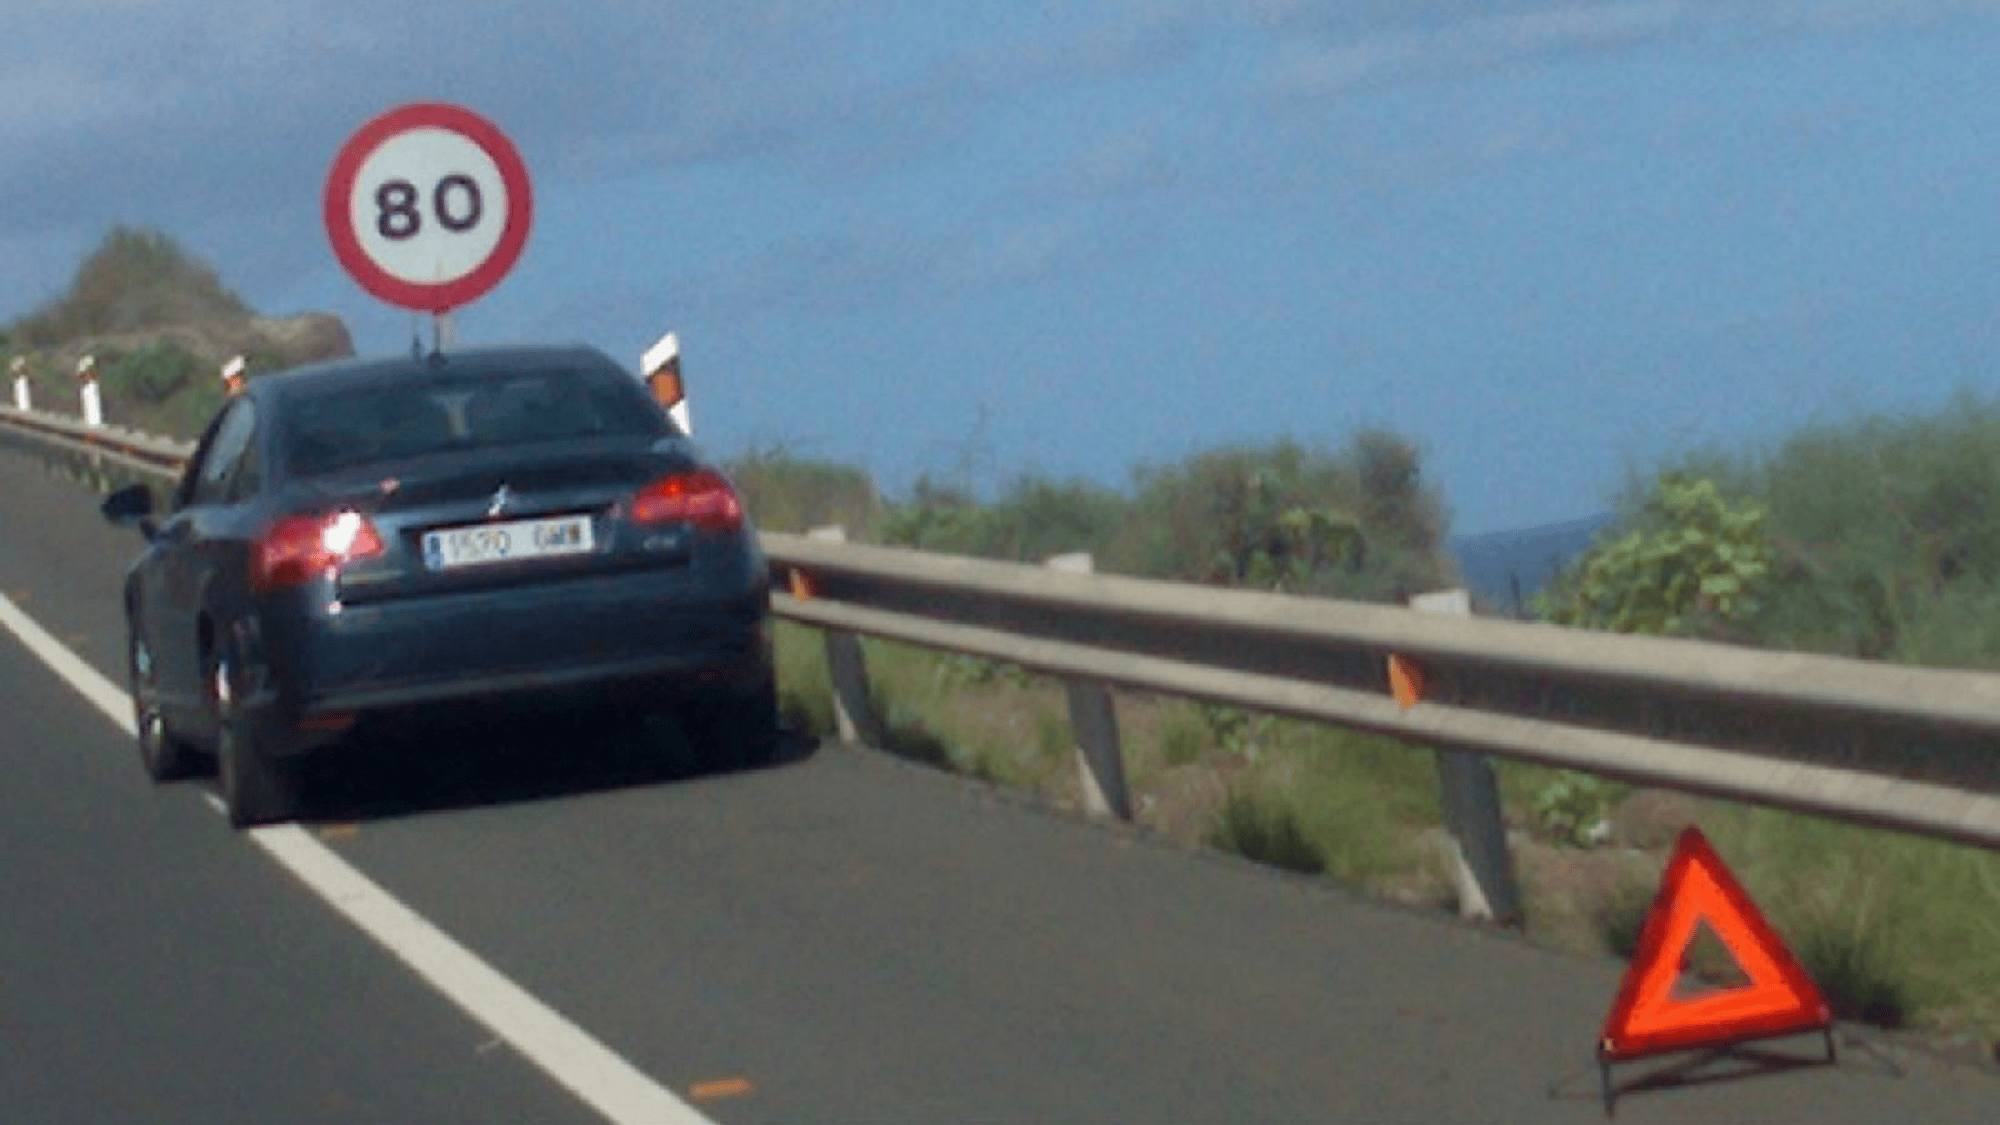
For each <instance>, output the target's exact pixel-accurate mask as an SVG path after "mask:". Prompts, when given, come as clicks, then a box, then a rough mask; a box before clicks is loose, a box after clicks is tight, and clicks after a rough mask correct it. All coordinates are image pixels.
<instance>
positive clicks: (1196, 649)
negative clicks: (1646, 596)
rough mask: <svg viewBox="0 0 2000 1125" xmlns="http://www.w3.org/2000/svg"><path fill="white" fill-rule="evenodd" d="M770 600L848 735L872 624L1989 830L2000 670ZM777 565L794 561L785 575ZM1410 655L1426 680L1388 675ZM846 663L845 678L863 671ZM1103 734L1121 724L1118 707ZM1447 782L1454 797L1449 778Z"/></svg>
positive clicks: (1091, 605) (18, 419) (983, 584)
mask: <svg viewBox="0 0 2000 1125" xmlns="http://www.w3.org/2000/svg"><path fill="white" fill-rule="evenodd" d="M81 428H82V427H81V426H80V425H79V424H77V423H74V422H73V421H72V422H66V423H57V422H53V421H51V420H50V416H48V415H33V416H25V415H23V414H22V412H19V411H11V410H5V409H0V431H11V432H12V433H13V434H14V435H15V436H16V437H17V438H19V437H21V436H23V435H26V436H27V437H28V439H29V441H30V442H31V443H32V444H38V445H40V446H41V447H42V448H44V449H47V450H49V451H51V452H60V453H67V454H74V453H78V452H81V453H83V454H86V455H101V456H106V457H112V458H116V459H118V461H119V463H121V464H124V465H127V466H129V467H131V468H133V469H135V470H141V471H144V472H146V473H148V474H150V475H155V476H161V475H167V474H169V473H170V469H169V467H168V465H167V463H166V462H165V461H164V460H163V458H164V457H166V456H169V455H173V456H174V457H175V460H176V463H177V461H178V457H180V456H185V454H186V452H187V447H186V446H185V445H182V444H180V443H175V442H169V441H165V440H163V439H159V438H152V437H148V436H146V435H139V434H133V433H131V432H129V431H124V432H112V431H110V430H108V429H100V430H98V431H96V432H94V433H92V434H82V435H80V434H78V433H77V432H76V431H77V430H79V429H81ZM763 543H764V549H765V552H766V554H767V555H768V557H769V558H770V561H771V565H772V567H773V570H774V573H775V574H776V576H777V578H778V579H779V589H780V590H789V591H791V592H789V593H779V594H777V595H775V597H774V605H775V609H776V611H777V612H778V613H779V614H781V615H782V616H785V617H787V618H791V619H793V620H796V621H799V622H802V623H804V624H807V625H813V626H817V627H819V628H821V629H824V630H827V631H828V634H829V638H830V643H829V656H830V657H831V658H833V659H835V660H836V663H837V665H839V664H847V665H851V666H850V667H847V668H845V669H844V670H843V669H842V668H841V667H839V666H837V667H836V668H835V677H834V678H835V682H836V686H837V688H839V693H840V695H841V697H842V698H841V700H840V703H841V708H842V711H843V715H844V716H849V717H851V718H850V719H849V722H848V723H847V724H845V725H848V726H851V727H854V728H855V729H856V731H857V732H858V733H860V734H863V735H865V734H866V733H867V731H866V730H865V729H861V728H865V727H867V726H868V722H867V717H866V708H867V701H866V690H865V689H866V680H865V668H863V667H862V666H861V664H860V661H859V650H858V649H852V648H851V642H850V647H842V648H841V651H840V653H836V652H835V649H836V647H839V646H836V645H835V644H833V643H831V640H832V638H834V637H838V636H843V635H852V634H868V635H873V636H878V637H883V638H889V639H893V640H898V641H905V642H909V643H913V644H917V645H922V646H926V647H932V648H939V649H945V650H949V651H953V652H960V653H968V654H972V655H977V656H982V657H987V658H991V659H995V660H1001V661H1007V662H1011V663H1016V664H1020V665H1024V666H1026V667H1029V668H1033V669H1037V670H1040V671H1044V672H1049V673H1054V674H1057V675H1060V676H1064V677H1066V678H1069V679H1070V680H1071V682H1072V683H1076V682H1094V683H1098V684H1108V685H1116V686H1120V687H1125V688H1132V689H1140V690H1145V691H1155V692H1161V693H1167V694H1174V695H1181V696H1187V697H1191V698H1196V699H1203V700H1209V701H1214V702H1221V703H1229V704H1235V705H1239V706H1243V707H1247V708H1252V709H1256V710H1262V711H1270V712H1273V713H1277V714H1283V715H1289V716H1294V717H1298V718H1304V719H1311V720H1318V721H1324V722H1331V723H1336V724H1340V725H1343V726H1348V727H1354V728H1359V729H1363V730H1369V731H1375V732H1379V733H1383V734H1388V735H1393V736H1396V737H1399V738H1403V739H1407V740H1410V741H1412V742H1417V743H1421V744H1426V745H1430V746H1435V747H1438V748H1441V749H1446V750H1462V751H1472V752H1476V753H1479V754H1498V755H1504V756H1506V757H1510V758H1516V759H1520V760H1524V761H1531V762H1537V763H1542V764H1547V765H1553V766H1561V767H1566V768H1571V769H1578V770H1585V771H1588V772H1591V773H1594V774H1601V775H1606V776H1611V777H1617V778H1623V779H1627V780H1630V781H1634V782H1637V783H1640V784H1645V785H1652V786H1664V787H1669V788H1674V789H1680V790H1685V791H1689V792H1695V793H1702V794H1708V795H1712V796H1718V797H1726V798H1732V799H1738V800H1745V801H1751V802H1755V803H1758V804H1763V805H1771V806H1776V807H1781V808H1790V809H1796V810H1801V811H1805V812H1810V813H1816V814H1822V815H1826V816H1831V817H1836V818H1839V819H1843V820H1849V821H1855V822H1860V823H1864V824H1869V825H1875V826H1880V827H1886V828H1893V829H1898V830H1902V831H1908V832H1914V833H1920V834H1923V835H1928V836H1934V837H1939V838H1943V839H1948V840H1955V841H1960V842H1965V843H1972V844H1976V845H1980V846H1983V847H1988V848H2000V674H1992V673H1986V672H1972V671H1956V670H1942V669H1930V668H1912V667H1907V666H1902V665H1893V664H1883V663H1878V662H1872V661H1861V660H1852V659H1845V658H1838V657H1828V656H1817V655H1807V654H1800V653H1787V652H1770V651H1763V650H1755V649H1747V648H1741V647H1737V646H1731V645H1723V644H1715V643H1709V642H1702V641H1691V640H1678V639H1666V638H1657V637H1634V636H1622V635H1614V634H1605V633H1594V632H1588V631H1583V630H1575V629H1565V628H1559V627H1555V626H1549V625H1538V624H1524V623H1520V622H1513V621H1501V620H1491V619H1479V618H1459V617H1449V616H1443V615H1438V614H1430V613H1423V612H1419V611H1416V610H1411V609H1404V608H1400V607H1393V606H1378V605H1368V604H1361V603H1353V602H1341V601H1333V600H1328V599H1318V598H1302V597H1293V596H1287V595H1279V594H1268V593H1257V592H1250V591H1242V590H1225V589H1216V588H1212V587H1204V586H1193V585H1186V584H1181V583H1171V582H1161V581H1153V580H1147V579H1138V578H1128V577H1120V576H1113V575H1102V574H1079V573H1066V572H1062V571H1058V570H1052V569H1049V568H1044V567H1035V566H1025V565H1019V564H1009V563H1000V562H991V561H986V560H980V559H969V558H959V557H954V556H945V555H936V554H930V553H926V552H919V551H910V550H900V549H893V548H885V547H876V546H864V545H858V544H848V543H842V542H829V541H825V540H821V539H815V538H811V537H807V536H799V535H789V534H780V533H771V532H767V533H765V534H764V535H763ZM794 576H797V581H796V582H794ZM1392 653H1393V654H1399V655H1401V656H1403V657H1406V658H1412V659H1414V660H1416V661H1418V662H1419V663H1420V664H1421V665H1422V666H1423V668H1424V670H1425V672H1426V678H1427V681H1428V687H1427V690H1426V694H1425V698H1424V700H1423V701H1422V702H1419V703H1417V704H1416V705H1415V706H1412V707H1408V708H1405V707H1402V706H1400V705H1398V704H1397V703H1396V702H1395V701H1394V700H1393V699H1392V698H1391V697H1390V695H1389V687H1388V677H1387V672H1386V666H1387V659H1388V657H1389V656H1390V655H1391V654H1392ZM857 685H858V687H857ZM1112 737H1114V738H1115V730H1114V732H1113V735H1112ZM1447 804H1448V805H1449V804H1450V800H1449V798H1448V800H1447Z"/></svg>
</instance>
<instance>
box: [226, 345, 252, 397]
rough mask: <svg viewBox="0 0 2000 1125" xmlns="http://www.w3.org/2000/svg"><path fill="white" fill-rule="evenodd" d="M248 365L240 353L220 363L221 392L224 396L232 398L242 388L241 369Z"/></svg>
mask: <svg viewBox="0 0 2000 1125" xmlns="http://www.w3.org/2000/svg"><path fill="white" fill-rule="evenodd" d="M248 366H249V364H248V363H247V362H245V360H244V359H243V357H242V356H240V355H239V356H236V357H234V358H232V359H231V360H230V361H229V362H228V363H225V364H223V365H222V393H223V394H224V395H225V396H228V397H231V398H233V397H235V395H236V393H237V392H238V391H241V390H242V389H243V371H244V369H245V368H246V367H248Z"/></svg>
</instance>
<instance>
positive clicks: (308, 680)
mask: <svg viewBox="0 0 2000 1125" xmlns="http://www.w3.org/2000/svg"><path fill="white" fill-rule="evenodd" d="M676 578H677V576H675V575H656V574H652V573H646V572H639V573H631V574H625V575H612V576H601V577H595V578H590V579H585V580H578V581H573V582H567V583H563V584H561V585H560V586H555V587H550V588H547V589H545V590H540V591H537V592H536V593H535V594H534V595H533V597H532V598H526V599H524V597H523V596H522V594H521V593H520V592H519V591H480V592H471V593H457V594H451V595H445V596H434V597H425V598H412V599H407V600H401V601H388V602H382V603H377V604H371V605H362V606H345V607H340V608H339V609H337V610H331V609H329V610H326V611H323V612H319V613H309V614H303V615H285V616H284V617H282V618H280V620H279V621H272V622H267V625H266V629H267V632H266V636H265V644H264V648H265V655H266V659H267V661H268V662H269V666H270V668H271V670H272V672H273V673H274V675H273V683H274V686H276V688H277V691H276V692H274V693H272V695H271V696H269V697H268V700H269V703H270V704H271V705H272V706H273V707H274V708H275V714H273V716H272V718H274V719H275V720H277V725H278V726H279V727H281V728H286V729H289V730H291V731H294V732H296V735H297V736H295V737H281V738H276V739H274V740H273V741H274V743H275V744H276V745H274V749H276V750H278V751H279V752H281V753H282V752H286V751H287V750H289V749H299V750H303V749H308V748H310V747H312V746H313V745H315V744H317V743H320V742H323V741H325V739H324V738H323V737H313V736H311V734H310V732H312V731H316V730H317V731H323V730H326V729H328V728H329V727H335V728H337V727H338V726H340V725H342V724H344V722H345V720H346V718H347V717H349V716H353V717H356V718H360V717H366V716H371V715H385V714H392V713H405V712H422V711H425V710H436V709H451V708H459V707H473V708H478V707H482V706H490V707H492V708H493V709H496V710H499V709H511V708H517V707H519V708H533V709H539V708H541V707H543V706H548V707H556V708H560V707H566V706H579V705H582V706H591V705H596V704H599V703H602V704H604V705H615V706H625V705H630V704H633V703H643V702H646V701H647V700H648V699H649V698H659V699H660V701H662V702H667V701H669V699H670V697H671V696H673V695H675V694H682V693H685V694H696V693H711V692H715V693H720V692H730V691H737V690H748V689H750V688H752V687H754V685H756V684H757V683H759V682H761V681H767V680H768V679H769V677H770V675H771V668H772V663H771V659H772V658H771V630H770V612H769V602H768V592H767V590H766V588H765V587H764V586H763V585H762V584H761V583H759V584H757V585H755V586H752V587H750V588H748V589H745V590H742V591H740V592H739V593H738V594H737V595H736V596H734V597H731V598H728V599H718V598H716V597H715V596H713V595H712V594H709V595H704V596H702V597H700V598H696V597H692V596H690V593H689V591H688V590H687V588H686V586H685V584H684V583H681V582H679V581H677V580H676ZM286 622H289V624H286Z"/></svg>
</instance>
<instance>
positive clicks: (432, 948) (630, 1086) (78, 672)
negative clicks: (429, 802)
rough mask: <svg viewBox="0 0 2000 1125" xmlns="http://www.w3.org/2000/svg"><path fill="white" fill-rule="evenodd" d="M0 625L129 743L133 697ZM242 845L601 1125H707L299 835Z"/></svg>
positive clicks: (34, 629)
mask: <svg viewBox="0 0 2000 1125" xmlns="http://www.w3.org/2000/svg"><path fill="white" fill-rule="evenodd" d="M0 625H4V626H6V628H7V630H8V631H9V632H11V633H13V634H14V635H15V636H16V637H19V638H20V639H21V643H22V644H24V645H26V646H27V647H28V650H29V651H30V652H32V653H34V654H35V656H36V657H37V658H38V659H40V660H41V661H42V663H44V664H46V665H48V666H49V667H50V668H51V669H53V670H54V671H55V673H56V674H57V675H59V676H61V677H62V678H63V679H65V680H67V681H69V684H70V686H71V687H74V688H75V689H76V690H77V691H78V693H80V694H81V695H82V696H83V697H84V698H85V699H86V700H89V701H90V703H91V704H92V705H93V706H95V707H96V708H97V709H98V710H100V711H102V712H104V713H105V714H106V715H107V716H109V717H110V718H111V721H112V722H114V723H116V724H118V726H119V727H120V728H122V729H123V730H124V731H125V733H126V734H128V735H129V734H131V733H133V720H132V701H131V697H129V696H128V695H126V694H125V693H124V692H123V691H121V690H119V689H118V687H117V685H115V684H113V683H112V682H111V681H109V680H107V679H105V678H104V677H103V676H102V675H100V674H99V673H98V671H97V669H95V668H92V667H91V666H90V665H88V664H86V663H84V661H83V660H82V659H80V658H79V657H78V656H77V655H76V654H75V653H72V652H70V651H69V649H67V648H65V647H64V646H63V644H62V643H61V642H60V641H58V640H56V639H55V638H54V637H52V636H50V635H49V634H48V632H47V630H45V629H43V628H42V627H41V626H40V625H38V624H36V622H35V621H34V620H33V619H32V618H30V617H29V616H28V615H27V614H25V613H22V612H21V611H20V609H19V608H17V607H16V606H15V605H14V603H13V602H12V601H10V600H9V599H8V598H7V596H6V595H5V594H0ZM211 803H215V802H213V801H212V800H211ZM217 807H218V808H219V807H220V806H219V805H218V806H217ZM245 835H246V836H247V837H248V838H249V839H250V841H251V842H252V843H254V844H256V845H257V846H258V847H260V848H263V849H264V851H266V852H267V853H269V854H270V856H271V858H273V859H275V860H277V861H278V863H280V864H282V865H283V866H284V867H285V869H286V870H288V871H290V872H291V873H292V874H293V875H295V876H297V877H298V879H299V881H301V882H303V883H304V884H305V885H306V886H307V887H310V888H311V889H312V891H313V893H315V894H317V895H319V896H320V898H322V899H325V900H326V902H327V904H328V905H330V906H332V907H333V908H334V909H335V910H337V911H339V912H340V913H341V914H342V915H344V916H346V918H347V919H348V920H349V921H350V922H352V923H354V925H356V926H358V927H360V929H361V931H362V932H363V933H366V934H367V935H368V936H369V937H371V938H374V939H375V941H376V942H378V943H379V944H381V945H382V946H383V948H385V949H387V950H389V952H391V953H393V954H395V955H396V957H397V958H398V959H399V960H401V961H402V962H403V963H404V964H406V965H408V966H409V967H410V969H411V970H412V971H414V972H415V973H416V974H417V975H418V976H420V977H422V978H423V979H424V980H425V981H427V982H429V983H430V985H431V987H433V988H435V989H437V990H438V991H439V992H442V993H444V995H445V996H446V998H448V999H450V1000H451V1002H452V1003H454V1004H457V1005H458V1006H459V1007H460V1008H462V1009H464V1010H465V1012H466V1014H468V1015H470V1016H471V1017H472V1018H473V1019H475V1020H477V1021H478V1022H479V1023H481V1024H484V1025H485V1026H486V1028H487V1029H488V1030H490V1031H491V1032H493V1034H494V1035H496V1036H499V1037H500V1038H501V1039H502V1040H504V1041H506V1042H507V1043H508V1044H510V1045H511V1046H513V1048H514V1049H515V1050H517V1051H519V1052H520V1053H521V1054H522V1056H523V1057H525V1058H527V1059H528V1061H530V1062H532V1063H534V1064H535V1065H536V1066H539V1067H541V1068H542V1070H543V1071H544V1072H545V1073H547V1074H548V1076H549V1077H550V1078H553V1079H555V1081H556V1082H557V1083H559V1084H561V1085H562V1086H563V1087H564V1088H565V1089H567V1090H569V1091H570V1092H571V1093H573V1094H575V1095H576V1096H577V1097H578V1098H579V1099H581V1100H582V1101H583V1102H584V1103H585V1104H586V1105H589V1106H590V1107H591V1108H592V1109H595V1110H597V1111H598V1112H599V1113H601V1114H603V1115H604V1116H605V1118H606V1119H608V1120H610V1121H614V1122H617V1123H618V1125H640V1123H642V1122H643V1123H648V1125H652V1123H673V1125H713V1122H711V1121H710V1119H709V1118H706V1117H703V1116H702V1115H701V1114H700V1113H698V1112H696V1110H695V1109H694V1107H693V1106H691V1105H689V1104H688V1103H686V1102H684V1101H682V1100H681V1099H680V1098H679V1097H676V1096H675V1095H674V1093H673V1092H672V1091H671V1090H668V1089H667V1088H666V1087H664V1086H661V1085H660V1084H659V1083H657V1082H654V1081H653V1080H652V1079H651V1078H649V1077H647V1076H646V1075H645V1074H644V1073H643V1072H641V1071H640V1070H639V1069H638V1068H637V1067H635V1066H633V1065H632V1064H631V1063H629V1062H626V1061H625V1060H624V1059H623V1058H621V1057H620V1056H619V1055H617V1054H616V1053H615V1052H613V1051H612V1050H611V1049H610V1048H609V1047H606V1046H605V1045H604V1044H603V1043H601V1042H599V1041H598V1040H597V1039H596V1037H594V1036H592V1035H591V1034H590V1033H589V1032H587V1031H585V1030H583V1029H582V1028H580V1027H578V1026H577V1025H575V1024H574V1023H571V1022H570V1021H569V1020H568V1019H565V1018H564V1017H563V1015H562V1013H560V1012H557V1011H556V1010H555V1009H554V1008H551V1007H549V1006H548V1005H547V1004H544V1003H542V1002H541V1001H540V1000H537V999H536V998H535V997H534V996H533V995H532V994H531V993H529V992H528V991H527V990H526V989H524V988H522V987H521V986H520V985H518V984H515V983H514V982H513V981H511V980H509V979H508V978H506V977H505V976H503V975H501V974H500V972H499V971H498V970H496V969H494V968H493V967H492V966H491V965H488V964H487V963H486V962H484V961H482V960H480V959H479V957H478V955H477V954H475V953H473V952H472V951H471V950H469V949H467V948H466V947H465V946H463V945H460V944H459V943H458V942H457V941H455V940H454V939H453V938H452V937H451V935H449V934H447V933H445V932H444V931H443V930H440V929H438V928H437V927H436V926H434V925H432V924H431V923H430V922H428V921H426V920H425V919H424V918H423V917H422V916H421V915H419V914H417V912H415V911H414V910H411V909H410V908H409V907H407V906H404V905H403V904H402V903H401V902H399V901H397V900H396V897H395V896H394V895H391V894H390V893H389V892H388V891H385V890H383V889H382V888H381V887H380V886H378V885H376V883H375V882H374V881H373V880H371V879H369V878H368V877H367V876H366V875H363V874H362V873H361V872H360V871H359V870H357V869H355V868H354V867H352V866H350V865H349V864H348V863H347V861H345V860H343V859H341V858H340V857H339V856H338V855H336V854H334V852H333V851H331V850H330V849H328V848H327V847H326V846H325V845H323V844H321V843H320V842H319V841H318V840H315V839H313V837H312V835H311V834H310V833H308V832H307V831H305V830H304V829H302V828H300V827H299V826H298V825H296V824H283V825H276V826H273V827H269V828H258V829H253V830H251V831H250V832H247V833H245Z"/></svg>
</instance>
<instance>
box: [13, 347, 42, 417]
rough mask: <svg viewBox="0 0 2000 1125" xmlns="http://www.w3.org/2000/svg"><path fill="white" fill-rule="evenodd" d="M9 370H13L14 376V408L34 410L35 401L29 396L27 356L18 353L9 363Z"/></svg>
mask: <svg viewBox="0 0 2000 1125" xmlns="http://www.w3.org/2000/svg"><path fill="white" fill-rule="evenodd" d="M7 370H8V371H10V372H12V373H13V376H14V409H16V410H33V409H34V408H35V403H34V400H33V399H32V398H31V397H29V394H28V359H27V357H26V356H18V355H17V356H15V357H14V361H13V362H12V363H9V364H8V365H7Z"/></svg>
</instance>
